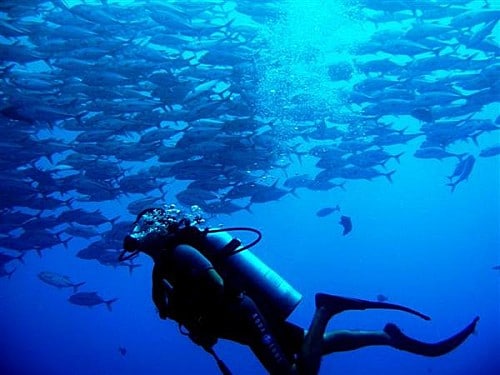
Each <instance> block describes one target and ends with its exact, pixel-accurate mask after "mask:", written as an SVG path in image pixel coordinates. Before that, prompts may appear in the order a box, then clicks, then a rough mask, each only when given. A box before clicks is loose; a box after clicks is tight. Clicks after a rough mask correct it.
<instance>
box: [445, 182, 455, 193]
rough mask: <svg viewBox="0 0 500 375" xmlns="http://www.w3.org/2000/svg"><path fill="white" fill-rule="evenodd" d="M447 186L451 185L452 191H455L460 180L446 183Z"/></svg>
mask: <svg viewBox="0 0 500 375" xmlns="http://www.w3.org/2000/svg"><path fill="white" fill-rule="evenodd" d="M446 185H447V186H451V192H452V193H453V192H454V191H455V188H456V187H457V185H458V180H457V181H456V182H450V183H449V184H446Z"/></svg>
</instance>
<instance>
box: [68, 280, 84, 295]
mask: <svg viewBox="0 0 500 375" xmlns="http://www.w3.org/2000/svg"><path fill="white" fill-rule="evenodd" d="M83 284H85V281H83V282H81V283H78V284H73V285H71V286H72V287H73V293H76V292H78V288H79V287H81V286H82V285H83Z"/></svg>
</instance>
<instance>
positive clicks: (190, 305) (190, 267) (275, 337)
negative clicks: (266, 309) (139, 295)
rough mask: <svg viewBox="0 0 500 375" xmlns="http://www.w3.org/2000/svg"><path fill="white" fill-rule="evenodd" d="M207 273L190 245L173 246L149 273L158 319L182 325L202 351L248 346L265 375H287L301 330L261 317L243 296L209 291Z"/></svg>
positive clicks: (206, 265) (208, 265) (204, 261)
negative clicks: (230, 344)
mask: <svg viewBox="0 0 500 375" xmlns="http://www.w3.org/2000/svg"><path fill="white" fill-rule="evenodd" d="M212 269H214V266H213V265H212V263H211V262H210V261H209V260H208V259H207V258H206V257H204V256H203V255H202V254H201V253H200V252H199V251H198V250H196V248H194V247H192V246H189V245H185V244H177V245H174V247H173V248H172V247H170V249H168V250H165V251H163V252H162V256H161V257H160V258H159V259H157V260H156V262H155V265H154V268H153V301H154V303H155V304H156V306H157V308H158V310H159V312H160V316H161V317H162V318H166V317H168V318H171V319H173V320H175V321H177V322H179V323H181V324H182V325H183V326H184V327H186V328H187V329H188V330H189V331H190V333H191V335H192V338H193V341H195V342H197V343H198V344H201V345H202V346H203V345H204V343H206V345H209V346H210V345H212V344H214V343H215V342H216V340H217V338H223V339H228V340H232V341H235V342H238V343H240V344H243V345H248V346H249V347H250V349H251V350H252V351H253V352H254V354H255V355H256V356H257V358H258V359H259V360H260V362H261V363H262V364H263V366H264V367H265V368H266V369H267V370H268V371H269V373H271V374H290V373H291V367H292V363H294V362H295V359H296V355H297V353H298V352H299V351H300V348H301V345H302V343H303V341H304V330H303V329H302V328H300V327H298V326H296V325H294V324H292V323H289V322H286V321H284V320H282V319H278V318H275V317H274V316H272V314H271V313H267V314H263V313H262V312H261V311H260V310H259V308H258V306H257V305H256V304H255V303H254V301H253V300H252V299H251V298H250V297H248V296H246V295H245V294H244V293H243V292H242V291H236V290H228V289H229V288H226V287H224V288H223V291H222V293H221V291H220V290H219V291H218V290H214V288H213V286H209V285H210V283H209V282H206V278H207V275H208V274H209V271H210V270H212ZM164 279H166V280H167V281H168V283H169V284H170V285H171V287H172V290H169V288H168V287H166V286H165V284H164V281H163V280H164ZM165 296H167V297H168V303H167V302H166V301H165Z"/></svg>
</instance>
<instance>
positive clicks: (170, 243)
mask: <svg viewBox="0 0 500 375" xmlns="http://www.w3.org/2000/svg"><path fill="white" fill-rule="evenodd" d="M203 223H204V220H203V218H202V217H201V216H200V215H196V216H194V217H191V218H190V217H189V215H184V214H183V213H181V211H180V210H178V209H176V208H175V206H174V205H172V206H170V207H169V208H167V209H163V208H150V209H146V210H144V211H142V212H141V213H140V214H139V215H138V216H137V220H136V221H135V222H134V224H133V229H132V231H131V233H130V234H128V235H127V236H126V237H125V239H124V244H123V248H124V250H123V252H122V253H121V255H120V259H121V260H126V259H131V258H134V257H136V256H137V255H138V254H139V253H140V252H143V253H145V254H147V255H149V256H150V257H151V258H152V259H153V261H154V267H153V272H152V278H153V286H152V298H153V302H154V304H155V305H156V307H157V309H158V312H159V316H160V318H161V319H167V318H168V319H172V320H174V321H175V322H177V323H178V324H179V330H180V332H181V333H183V334H185V335H187V336H189V338H190V339H191V340H192V341H193V342H194V343H196V344H197V345H199V346H201V347H202V348H203V349H204V350H206V351H207V352H208V353H210V354H211V355H212V356H213V357H214V358H215V360H216V362H217V364H218V366H219V369H220V370H221V372H222V373H223V374H225V375H229V374H231V371H230V370H229V369H228V367H227V366H226V365H225V364H224V362H223V361H222V360H221V359H220V358H219V357H218V356H217V354H216V353H215V351H214V348H213V347H214V345H215V344H216V343H217V341H218V339H227V340H231V341H235V342H237V343H240V344H243V345H247V346H248V347H249V348H250V349H251V350H252V352H253V353H254V354H255V355H256V357H257V358H258V360H259V361H260V362H261V364H262V365H263V366H264V368H265V369H266V370H267V371H268V372H269V373H270V374H276V375H288V374H294V375H315V374H318V371H319V368H320V363H321V358H322V356H323V355H325V354H330V353H335V352H342V351H349V350H355V349H359V348H362V347H366V346H372V345H385V346H390V347H393V348H396V349H399V350H403V351H407V352H410V353H415V354H419V355H423V356H429V357H434V356H441V355H443V354H446V353H448V352H450V351H452V350H454V349H455V348H457V347H458V346H459V345H460V344H462V343H463V342H464V341H465V340H466V339H467V337H469V335H470V334H471V333H473V332H474V329H475V327H476V324H477V322H478V320H479V318H478V317H476V318H475V319H473V321H472V322H471V323H470V324H469V325H467V326H466V327H465V328H464V329H463V330H461V331H460V332H458V333H457V334H455V335H454V336H452V337H450V338H448V339H445V340H443V341H440V342H437V343H425V342H421V341H418V340H415V339H413V338H410V337H408V336H406V335H405V334H404V333H403V332H402V331H401V330H400V329H399V328H398V327H397V326H396V325H395V324H393V323H388V324H387V325H386V326H385V328H384V329H383V330H382V331H350V330H337V331H333V332H328V333H327V332H325V331H326V326H327V324H328V322H329V320H330V319H331V318H332V317H333V316H334V315H336V314H339V313H341V312H343V311H347V310H366V309H390V310H399V311H404V312H407V313H410V314H414V315H416V316H418V317H420V318H422V319H425V320H430V318H429V317H428V316H426V315H424V314H422V313H420V312H418V311H415V310H413V309H410V308H408V307H405V306H401V305H396V304H392V303H387V302H379V301H377V302H376V301H366V300H361V299H353V298H346V297H341V296H335V295H330V294H324V293H318V294H316V296H315V303H316V310H315V313H314V316H313V319H312V322H311V324H310V326H309V329H308V330H305V329H303V328H301V327H299V326H297V325H295V324H293V323H291V322H288V321H287V318H288V316H289V315H290V314H291V313H292V312H293V310H294V309H295V308H296V306H297V305H298V304H299V302H300V301H301V299H302V296H301V295H300V293H299V292H297V291H296V290H295V289H294V288H293V287H292V286H291V285H290V284H288V283H287V282H286V281H285V280H283V279H282V278H281V277H280V276H279V275H278V274H277V273H276V272H274V271H273V270H272V269H270V268H269V267H268V266H267V265H266V264H264V263H263V262H262V261H261V260H259V258H257V257H256V256H255V255H254V254H253V253H252V252H250V251H248V249H249V248H250V247H252V246H253V245H255V244H256V243H257V242H258V241H259V240H260V238H261V234H260V232H259V231H258V230H256V229H252V228H225V229H208V228H206V229H201V228H200V227H199V226H200V225H201V224H203ZM235 230H239V231H241V230H247V231H252V232H254V233H256V234H257V236H258V237H257V239H256V240H255V241H253V242H252V243H250V244H248V245H245V246H242V244H241V242H240V241H239V240H238V239H236V238H233V237H232V236H231V235H230V234H229V232H230V231H235Z"/></svg>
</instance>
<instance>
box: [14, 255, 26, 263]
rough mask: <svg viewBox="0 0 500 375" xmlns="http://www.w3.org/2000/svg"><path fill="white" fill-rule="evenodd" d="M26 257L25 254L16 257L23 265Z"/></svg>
mask: <svg viewBox="0 0 500 375" xmlns="http://www.w3.org/2000/svg"><path fill="white" fill-rule="evenodd" d="M24 255H26V253H25V252H22V253H21V254H20V255H18V256H17V257H15V258H16V259H17V260H18V261H20V262H21V263H22V264H24Z"/></svg>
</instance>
